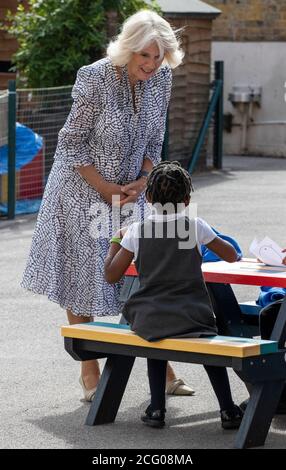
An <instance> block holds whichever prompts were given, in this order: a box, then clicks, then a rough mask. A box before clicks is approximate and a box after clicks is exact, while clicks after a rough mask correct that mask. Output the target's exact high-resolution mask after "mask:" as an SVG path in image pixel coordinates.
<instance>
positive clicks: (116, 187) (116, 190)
mask: <svg viewBox="0 0 286 470" xmlns="http://www.w3.org/2000/svg"><path fill="white" fill-rule="evenodd" d="M122 188H123V186H121V185H120V184H116V183H110V182H108V181H104V182H102V184H101V185H100V186H98V192H99V193H100V194H101V196H102V197H103V199H104V200H105V201H106V202H108V204H112V202H113V205H115V206H120V207H121V206H122V205H123V204H126V202H125V201H126V199H127V198H128V197H129V195H128V194H126V193H124V191H122ZM113 196H118V197H117V201H116V200H115V201H112V198H113Z"/></svg>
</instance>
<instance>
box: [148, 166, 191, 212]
mask: <svg viewBox="0 0 286 470" xmlns="http://www.w3.org/2000/svg"><path fill="white" fill-rule="evenodd" d="M193 190H194V189H193V186H192V180H191V176H190V174H189V173H188V172H187V170H185V169H184V168H183V167H182V165H181V164H180V162H177V161H164V162H160V163H159V164H158V165H156V166H154V168H153V169H152V171H151V172H150V174H149V176H148V180H147V187H146V196H147V197H148V199H149V200H150V202H151V203H152V204H155V203H160V204H162V205H164V204H167V203H173V204H178V203H180V202H184V201H185V200H186V199H188V198H189V197H190V193H191V191H193Z"/></svg>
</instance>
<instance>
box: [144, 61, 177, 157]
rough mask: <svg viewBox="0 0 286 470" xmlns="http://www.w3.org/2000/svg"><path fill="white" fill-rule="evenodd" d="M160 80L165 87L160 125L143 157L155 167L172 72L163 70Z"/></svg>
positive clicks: (159, 151)
mask: <svg viewBox="0 0 286 470" xmlns="http://www.w3.org/2000/svg"><path fill="white" fill-rule="evenodd" d="M162 80H163V83H164V85H165V86H164V96H163V106H162V110H161V116H160V124H159V127H158V128H157V129H155V130H154V133H153V135H152V137H151V139H150V140H149V142H148V144H147V147H146V155H145V158H149V159H150V160H151V161H152V163H153V164H154V165H157V163H159V162H160V160H161V153H162V146H163V142H164V136H165V130H166V118H167V110H168V105H169V101H170V98H171V89H172V71H171V69H170V68H169V67H167V68H166V69H164V73H163V78H162Z"/></svg>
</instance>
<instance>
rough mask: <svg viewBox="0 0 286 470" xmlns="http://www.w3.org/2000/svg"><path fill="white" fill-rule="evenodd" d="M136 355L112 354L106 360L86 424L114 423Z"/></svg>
mask: <svg viewBox="0 0 286 470" xmlns="http://www.w3.org/2000/svg"><path fill="white" fill-rule="evenodd" d="M134 361H135V357H130V356H112V357H109V358H108V359H107V361H106V364H105V367H104V370H103V372H102V376H101V379H100V382H99V384H98V388H97V391H96V394H95V397H94V399H93V401H92V404H91V407H90V410H89V413H88V415H87V418H86V422H85V424H87V425H88V426H93V425H95V424H106V423H112V422H113V421H114V420H115V418H116V415H117V411H118V408H119V406H120V403H121V400H122V397H123V394H124V391H125V388H126V385H127V382H128V379H129V375H130V372H131V370H132V367H133V364H134Z"/></svg>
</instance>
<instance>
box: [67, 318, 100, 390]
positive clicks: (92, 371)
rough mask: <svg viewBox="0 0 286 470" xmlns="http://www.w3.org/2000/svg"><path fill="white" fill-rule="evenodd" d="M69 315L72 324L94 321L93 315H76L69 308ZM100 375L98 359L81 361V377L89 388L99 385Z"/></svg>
mask: <svg viewBox="0 0 286 470" xmlns="http://www.w3.org/2000/svg"><path fill="white" fill-rule="evenodd" d="M67 317H68V321H69V324H70V325H75V324H77V323H88V322H90V321H92V317H80V316H78V315H74V314H73V313H72V311H71V310H67ZM99 377H100V369H99V364H98V361H97V360H96V359H94V360H92V361H83V362H82V363H81V378H82V380H83V383H84V385H85V388H86V389H87V390H91V389H93V388H95V387H96V386H97V384H98V382H99Z"/></svg>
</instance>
